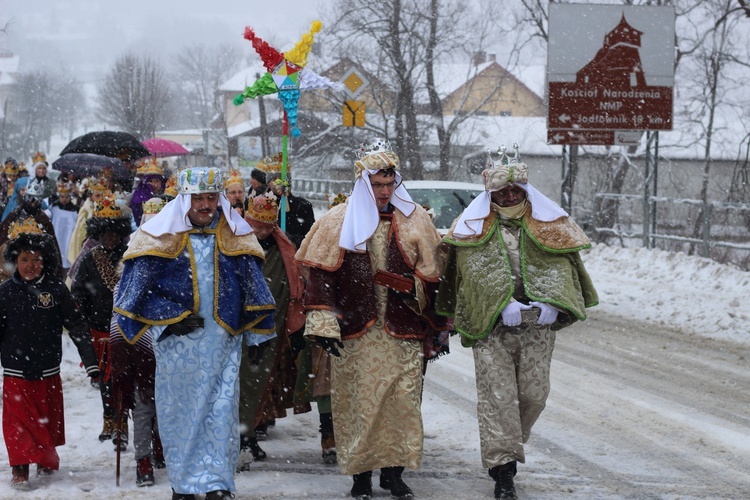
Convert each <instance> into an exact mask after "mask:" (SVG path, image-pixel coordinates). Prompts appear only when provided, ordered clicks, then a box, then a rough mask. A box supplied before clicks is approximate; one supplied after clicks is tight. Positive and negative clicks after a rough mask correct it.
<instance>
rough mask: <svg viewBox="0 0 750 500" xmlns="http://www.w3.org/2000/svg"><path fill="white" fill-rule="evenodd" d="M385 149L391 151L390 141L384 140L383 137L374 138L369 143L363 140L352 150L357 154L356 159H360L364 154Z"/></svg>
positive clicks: (380, 151)
mask: <svg viewBox="0 0 750 500" xmlns="http://www.w3.org/2000/svg"><path fill="white" fill-rule="evenodd" d="M386 151H393V150H392V149H391V143H390V141H386V140H385V139H380V138H376V139H375V140H374V141H372V142H371V143H369V144H368V143H366V142H363V143H362V144H360V145H359V147H358V148H357V149H356V150H355V151H354V153H355V154H356V155H357V159H360V160H361V159H362V158H364V157H365V156H368V155H372V154H375V153H385V152H386Z"/></svg>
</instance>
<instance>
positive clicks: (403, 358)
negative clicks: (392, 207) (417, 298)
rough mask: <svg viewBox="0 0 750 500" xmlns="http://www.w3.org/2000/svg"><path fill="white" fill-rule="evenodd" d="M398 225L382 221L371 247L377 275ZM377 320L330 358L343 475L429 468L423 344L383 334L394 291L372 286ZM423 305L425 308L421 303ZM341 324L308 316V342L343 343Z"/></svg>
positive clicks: (323, 313) (329, 315)
mask: <svg viewBox="0 0 750 500" xmlns="http://www.w3.org/2000/svg"><path fill="white" fill-rule="evenodd" d="M390 226H391V223H390V222H389V221H384V220H381V221H380V224H379V225H378V228H377V230H376V231H375V234H374V235H373V236H372V238H370V240H369V241H368V242H367V251H368V254H369V256H370V261H371V264H372V269H373V271H375V270H378V269H385V265H386V257H387V255H386V252H387V248H388V234H389V229H390ZM373 286H374V293H375V297H376V303H377V312H378V315H377V319H376V321H375V323H374V324H373V325H372V326H370V327H369V328H368V329H367V331H366V333H365V334H364V335H362V336H360V337H357V338H354V339H348V340H346V341H345V346H344V348H343V349H340V352H341V357H340V358H339V357H332V358H331V372H332V373H331V405H332V409H333V426H334V434H335V435H336V448H337V458H338V463H339V468H340V470H341V473H342V474H346V475H353V474H359V473H361V472H366V471H370V470H374V469H378V468H382V467H393V466H402V467H409V468H411V469H418V468H419V467H420V465H421V460H422V449H423V441H424V432H423V428H422V414H421V409H420V406H421V399H422V396H421V392H422V362H423V361H422V356H421V353H422V344H421V342H419V341H417V340H406V339H398V338H395V337H393V336H391V335H389V334H388V333H387V332H386V330H385V327H384V317H385V310H386V301H387V297H388V294H387V289H386V288H385V287H383V286H380V285H373ZM422 300H424V299H423V298H422ZM338 332H339V325H338V322H337V320H336V316H335V315H334V313H333V312H331V311H328V310H312V311H308V317H307V325H306V329H305V334H306V335H317V336H322V337H331V336H334V337H337V336H338V335H337V334H338Z"/></svg>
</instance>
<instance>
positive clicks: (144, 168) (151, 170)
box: [135, 158, 164, 177]
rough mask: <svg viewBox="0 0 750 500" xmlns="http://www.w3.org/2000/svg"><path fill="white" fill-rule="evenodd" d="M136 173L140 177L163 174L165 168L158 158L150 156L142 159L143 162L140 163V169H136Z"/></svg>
mask: <svg viewBox="0 0 750 500" xmlns="http://www.w3.org/2000/svg"><path fill="white" fill-rule="evenodd" d="M135 173H136V175H138V176H139V177H145V176H147V175H161V176H163V175H164V169H163V168H161V165H160V164H159V162H158V160H157V159H156V158H148V159H145V160H141V163H140V165H138V169H137V170H136V171H135Z"/></svg>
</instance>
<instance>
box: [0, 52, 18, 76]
mask: <svg viewBox="0 0 750 500" xmlns="http://www.w3.org/2000/svg"><path fill="white" fill-rule="evenodd" d="M20 66H21V57H20V56H17V55H13V54H12V53H10V52H0V73H18V71H19V69H20Z"/></svg>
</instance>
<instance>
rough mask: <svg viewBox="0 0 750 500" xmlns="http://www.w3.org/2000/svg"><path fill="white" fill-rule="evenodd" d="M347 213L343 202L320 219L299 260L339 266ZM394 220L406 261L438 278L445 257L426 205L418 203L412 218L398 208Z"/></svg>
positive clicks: (425, 274) (333, 267)
mask: <svg viewBox="0 0 750 500" xmlns="http://www.w3.org/2000/svg"><path fill="white" fill-rule="evenodd" d="M345 213H346V203H342V204H341V205H337V206H335V207H333V208H332V209H331V210H329V211H328V212H326V214H325V215H323V217H321V218H320V219H318V220H317V221H316V222H315V224H313V227H312V228H311V229H310V232H309V233H307V236H306V237H305V239H304V241H302V244H301V245H300V248H299V250H298V251H297V254H296V255H295V256H294V257H295V258H296V259H297V261H299V262H300V263H301V264H302V265H305V266H309V267H316V268H320V269H323V270H325V271H335V270H336V269H338V268H339V267H340V266H341V263H342V262H343V260H344V249H343V248H341V247H339V245H338V242H339V236H340V235H341V228H342V225H343V222H344V214H345ZM393 222H394V224H395V225H396V231H397V234H398V243H399V247H400V248H401V252H402V254H403V256H404V258H405V259H406V262H407V263H408V264H409V265H411V266H412V267H415V268H416V270H417V271H418V272H419V274H421V275H422V276H423V277H425V278H427V279H432V278H435V279H436V278H438V277H439V276H440V273H441V272H442V257H441V256H440V255H438V252H437V248H438V245H439V243H440V235H439V234H438V232H437V230H436V229H435V226H434V225H433V224H432V219H430V216H429V215H428V214H427V212H426V211H425V210H424V208H422V207H420V206H418V205H417V206H416V207H415V210H414V211H413V212H412V214H411V215H410V216H409V217H406V216H405V215H404V214H403V213H402V212H401V211H400V210H398V209H396V210H394V211H393Z"/></svg>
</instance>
